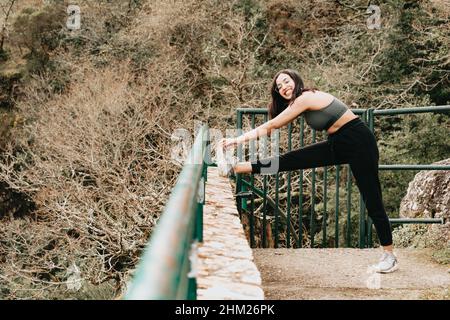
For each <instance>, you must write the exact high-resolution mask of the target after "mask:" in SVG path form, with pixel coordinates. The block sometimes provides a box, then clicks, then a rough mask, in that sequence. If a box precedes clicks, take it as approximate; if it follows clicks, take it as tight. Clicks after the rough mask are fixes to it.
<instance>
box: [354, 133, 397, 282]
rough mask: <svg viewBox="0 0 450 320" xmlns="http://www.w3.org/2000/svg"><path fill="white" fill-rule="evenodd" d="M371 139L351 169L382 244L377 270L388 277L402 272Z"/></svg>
mask: <svg viewBox="0 0 450 320" xmlns="http://www.w3.org/2000/svg"><path fill="white" fill-rule="evenodd" d="M366 134H367V133H366ZM370 135H371V136H370V137H369V139H368V140H367V141H366V143H365V144H362V145H361V149H360V151H359V152H358V153H357V154H355V156H354V157H352V159H351V161H350V168H351V170H352V173H353V176H354V177H355V180H356V184H357V186H358V188H359V190H360V192H361V194H362V196H363V199H364V203H365V204H366V208H367V211H368V214H369V217H370V218H371V219H372V221H373V224H374V226H375V229H376V231H377V235H378V238H379V240H380V244H381V246H382V247H383V249H384V254H383V257H382V259H381V260H380V263H378V265H376V266H374V267H375V270H376V271H377V272H381V273H388V272H393V271H395V270H396V269H397V268H398V262H397V258H396V256H395V255H394V254H393V248H392V229H391V224H390V222H389V218H388V216H387V214H386V210H385V208H384V205H383V196H382V191H381V185H380V179H379V175H378V159H379V152H378V147H377V145H376V141H375V137H373V135H372V134H371V133H370Z"/></svg>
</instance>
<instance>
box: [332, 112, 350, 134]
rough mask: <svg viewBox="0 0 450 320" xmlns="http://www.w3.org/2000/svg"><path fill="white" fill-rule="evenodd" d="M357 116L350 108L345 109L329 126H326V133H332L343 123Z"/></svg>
mask: <svg viewBox="0 0 450 320" xmlns="http://www.w3.org/2000/svg"><path fill="white" fill-rule="evenodd" d="M356 118H358V116H357V115H356V114H354V113H353V112H352V111H351V110H347V111H345V113H344V114H343V115H342V116H341V117H340V118H339V119H338V120H337V121H336V122H335V123H334V124H333V125H332V126H331V127H329V128H328V130H327V133H328V134H332V133H335V132H336V131H338V130H339V129H340V128H341V127H342V126H343V125H344V124H346V123H347V122H349V121H352V120H353V119H356Z"/></svg>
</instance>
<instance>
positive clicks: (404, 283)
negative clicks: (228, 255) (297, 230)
mask: <svg viewBox="0 0 450 320" xmlns="http://www.w3.org/2000/svg"><path fill="white" fill-rule="evenodd" d="M395 253H396V255H397V257H398V260H399V269H398V270H397V271H395V272H394V273H390V274H378V273H375V272H373V271H372V270H371V268H370V265H372V264H375V263H376V262H378V259H379V258H380V256H381V249H347V248H342V249H254V250H253V255H254V259H255V263H256V266H257V267H258V269H259V271H260V273H261V278H262V287H263V290H264V293H265V299H268V300H290V299H295V300H304V299H307V300H317V299H326V300H335V299H340V300H347V299H357V300H366V299H371V300H411V299H440V300H441V299H447V300H448V299H450V292H449V291H450V265H443V264H438V263H436V262H434V261H433V259H432V258H431V255H432V250H430V249H396V250H395Z"/></svg>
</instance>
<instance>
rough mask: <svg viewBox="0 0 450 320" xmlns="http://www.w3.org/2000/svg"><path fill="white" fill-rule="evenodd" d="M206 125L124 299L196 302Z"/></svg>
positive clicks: (199, 135)
mask: <svg viewBox="0 0 450 320" xmlns="http://www.w3.org/2000/svg"><path fill="white" fill-rule="evenodd" d="M208 134H209V133H208V127H207V125H203V126H202V127H201V128H200V129H199V131H198V133H197V137H196V139H195V142H194V145H193V147H192V149H191V151H190V154H189V157H188V159H187V161H186V163H185V165H184V166H183V169H182V171H181V173H180V175H179V177H178V180H177V182H176V184H175V187H174V188H173V191H172V193H171V195H170V197H169V200H168V202H167V204H166V207H165V209H164V212H163V213H162V215H161V217H160V219H159V222H158V224H157V226H156V227H155V229H154V231H153V234H152V236H151V239H150V241H149V243H148V245H147V247H146V250H145V252H144V254H143V256H142V258H141V261H140V262H139V265H138V267H137V269H136V271H135V275H134V277H133V279H132V281H131V282H130V284H129V286H128V290H127V292H126V295H125V299H132V300H138V299H139V300H140V299H143V300H161V299H164V300H166V299H171V300H173V299H181V300H186V299H189V300H190V299H196V287H197V284H196V278H195V271H196V270H193V268H192V265H191V259H195V247H196V244H197V242H202V241H203V236H202V230H203V229H202V225H203V221H202V217H203V205H204V200H205V182H206V178H207V177H206V173H207V163H206V162H205V156H207V155H208V152H207V147H208V144H207V142H208V140H209V136H208Z"/></svg>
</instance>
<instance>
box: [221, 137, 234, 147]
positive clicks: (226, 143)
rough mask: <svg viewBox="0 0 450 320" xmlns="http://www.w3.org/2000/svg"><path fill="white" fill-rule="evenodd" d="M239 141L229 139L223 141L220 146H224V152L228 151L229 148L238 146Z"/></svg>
mask: <svg viewBox="0 0 450 320" xmlns="http://www.w3.org/2000/svg"><path fill="white" fill-rule="evenodd" d="M237 144H238V143H237V139H236V138H227V139H222V140H221V141H220V145H221V146H222V148H223V149H224V150H226V149H228V148H233V147H234V146H237Z"/></svg>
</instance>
